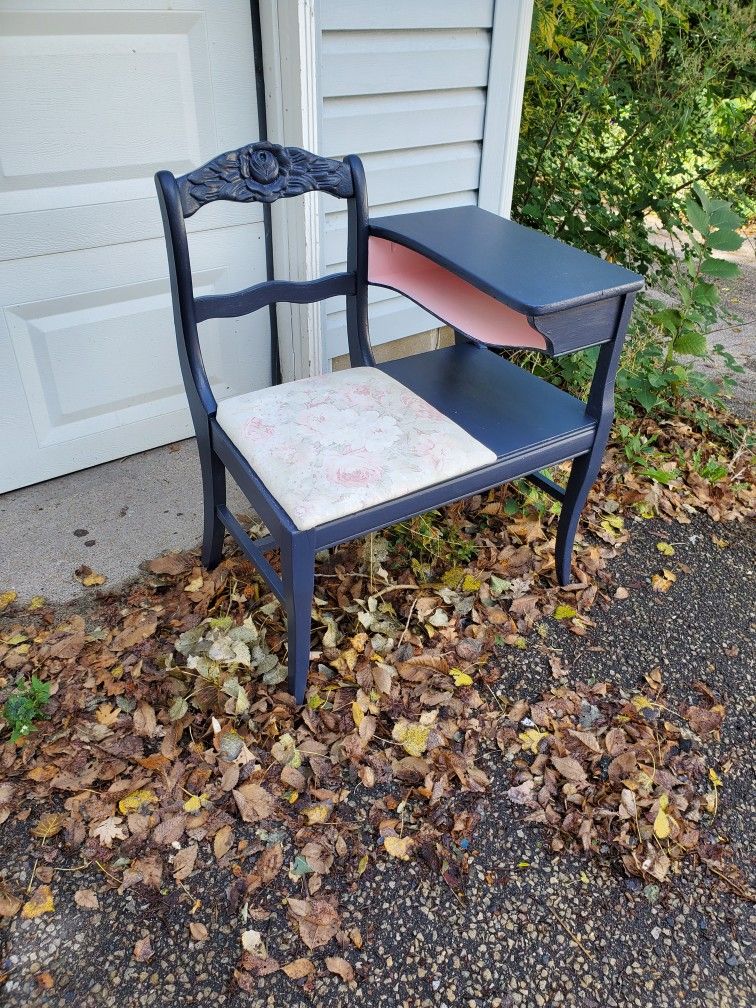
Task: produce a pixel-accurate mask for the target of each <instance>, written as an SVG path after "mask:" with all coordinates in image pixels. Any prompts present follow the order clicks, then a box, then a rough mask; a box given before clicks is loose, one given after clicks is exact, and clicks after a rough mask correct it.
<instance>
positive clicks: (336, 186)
mask: <svg viewBox="0 0 756 1008" xmlns="http://www.w3.org/2000/svg"><path fill="white" fill-rule="evenodd" d="M176 181H177V183H178V188H179V193H180V195H181V207H182V209H183V211H184V216H185V217H191V215H192V214H193V213H195V212H196V211H197V210H199V208H200V207H201V206H204V205H205V204H206V203H211V202H212V201H213V200H232V201H233V202H235V203H251V202H256V203H273V202H275V201H276V200H277V199H280V198H281V197H282V196H300V195H301V194H302V193H306V192H311V191H313V190H317V191H319V192H326V193H330V194H331V195H332V196H339V197H347V196H351V195H352V193H353V186H352V173H351V171H350V169H349V165H345V164H344V163H343V162H341V161H334V160H332V159H331V158H324V157H319V156H318V155H317V154H310V152H309V151H306V150H301V149H300V148H299V147H282V146H281V145H280V144H274V143H267V142H266V141H260V142H259V143H253V144H249V145H248V146H247V147H240V148H239V150H235V151H228V152H227V153H226V154H220V155H219V156H218V157H217V158H213V160H212V161H208V163H207V164H206V165H203V166H202V167H201V168H197V169H195V170H194V171H191V172H189V173H188V174H187V175H182V176H181V178H179V179H177V180H176Z"/></svg>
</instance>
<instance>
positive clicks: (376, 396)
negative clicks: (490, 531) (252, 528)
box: [216, 367, 496, 530]
mask: <svg viewBox="0 0 756 1008" xmlns="http://www.w3.org/2000/svg"><path fill="white" fill-rule="evenodd" d="M216 418H217V421H218V423H219V424H220V426H221V427H222V428H223V430H224V431H225V432H226V434H227V435H228V437H229V438H230V439H231V441H232V442H233V443H234V445H236V447H237V448H238V450H239V451H240V452H241V454H242V455H243V456H244V458H245V459H246V460H247V461H248V462H249V464H250V465H251V466H252V468H253V469H254V471H255V472H256V473H257V474H258V476H259V477H260V479H261V480H262V481H263V483H264V484H265V486H266V487H267V488H268V490H269V491H270V493H271V494H272V495H273V496H274V497H275V498H276V500H277V501H278V502H279V504H280V505H281V507H283V509H284V510H285V511H286V512H287V513H288V514H289V516H290V518H291V519H292V521H293V522H294V524H295V525H296V526H297V528H299V529H302V530H305V529H311V528H314V527H315V526H317V525H323V524H325V523H326V522H330V521H334V520H335V519H337V518H343V517H344V516H345V515H350V514H354V513H356V512H359V511H364V510H365V509H366V508H369V507H373V506H374V505H376V504H382V503H385V502H386V501H390V500H394V499H395V498H397V497H403V496H404V495H405V494H410V493H413V492H414V491H416V490H421V489H423V488H425V487H429V486H433V485H435V484H437V483H442V482H443V481H444V480H448V479H452V478H453V477H455V476H461V475H462V474H464V473H467V472H472V471H473V470H474V469H480V468H482V467H483V466H487V465H490V464H491V463H493V462H495V461H496V455H495V454H494V453H493V452H492V451H490V450H489V449H488V448H486V447H485V445H483V444H481V443H480V442H479V441H476V440H475V438H473V437H471V436H470V435H469V434H468V433H467V432H466V431H464V430H463V429H462V428H461V427H459V426H458V425H457V424H455V423H454V422H453V421H452V420H450V419H449V418H448V417H446V416H444V415H443V414H442V413H440V412H439V411H438V410H437V409H435V408H434V407H433V406H430V405H429V404H428V403H426V402H425V401H424V400H423V399H421V398H420V397H419V396H417V395H415V393H414V392H411V391H410V390H409V389H407V388H405V386H404V385H402V384H401V383H400V382H398V381H396V380H395V379H394V378H392V377H390V376H389V375H387V374H384V373H383V372H382V371H379V370H378V369H377V368H374V367H357V368H351V369H350V370H348V371H336V372H333V373H332V374H328V375H321V376H319V377H316V378H304V379H302V380H300V381H295V382H288V383H287V384H285V385H275V386H273V387H271V388H265V389H260V390H259V391H257V392H251V393H248V394H246V395H240V396H234V397H232V398H230V399H224V400H223V401H222V402H220V403H219V404H218V411H217V415H216Z"/></svg>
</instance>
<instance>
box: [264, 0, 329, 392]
mask: <svg viewBox="0 0 756 1008" xmlns="http://www.w3.org/2000/svg"><path fill="white" fill-rule="evenodd" d="M260 23H261V29H262V42H263V65H264V74H265V107H266V112H267V119H268V137H269V139H270V140H271V141H272V142H274V143H281V144H284V145H286V146H290V147H303V148H304V149H305V150H309V151H312V152H313V153H320V150H319V140H320V138H319V124H320V92H319V85H318V56H319V48H320V24H319V18H318V5H317V0H261V3H260ZM271 216H272V226H273V259H274V268H275V275H276V279H278V280H312V279H314V278H315V277H318V276H320V274H321V271H322V255H321V241H322V234H323V215H322V211H321V210H320V207H319V202H318V198H317V195H316V194H315V193H309V194H307V195H305V196H302V197H297V198H296V199H282V200H278V202H277V203H274V204H273V206H272V208H271ZM323 317H324V306H323V303H316V304H311V305H306V304H304V305H295V304H279V305H278V308H277V318H278V337H279V345H280V353H281V373H282V376H283V379H284V381H289V380H291V379H293V378H304V377H307V376H308V375H315V374H320V373H321V372H322V370H323Z"/></svg>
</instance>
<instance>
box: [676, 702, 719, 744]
mask: <svg viewBox="0 0 756 1008" xmlns="http://www.w3.org/2000/svg"><path fill="white" fill-rule="evenodd" d="M724 715H725V709H724V707H723V706H722V705H721V704H716V705H715V706H714V707H712V708H711V709H710V710H707V709H706V708H705V707H688V709H687V710H686V712H685V719H686V720H687V722H688V724H689V725H690V727H691V728H692V729H693V731H694V732H695V733H696V735H699V736H700V737H701V738H705V737H706V736H707V735H710V734H711V733H712V732H715V731H719V729H720V728H721V727H722V722H723V721H724Z"/></svg>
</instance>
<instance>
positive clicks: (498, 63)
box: [478, 0, 533, 217]
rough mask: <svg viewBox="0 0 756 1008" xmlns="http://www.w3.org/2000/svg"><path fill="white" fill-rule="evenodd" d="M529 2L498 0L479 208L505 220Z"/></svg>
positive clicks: (509, 204)
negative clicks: (499, 215)
mask: <svg viewBox="0 0 756 1008" xmlns="http://www.w3.org/2000/svg"><path fill="white" fill-rule="evenodd" d="M532 16H533V0H496V7H495V9H494V22H493V31H492V34H491V56H490V63H489V67H490V69H489V73H488V90H487V94H486V118H485V122H484V126H483V152H482V156H481V164H480V184H479V190H478V206H481V207H483V209H484V210H491V211H493V212H494V213H497V214H501V215H502V216H503V217H509V214H510V210H511V208H512V190H513V188H514V177H515V167H516V164H517V142H518V138H519V133H520V116H521V114H522V96H523V91H524V90H525V74H526V71H527V66H528V48H529V45H530V25H531V20H532Z"/></svg>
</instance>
